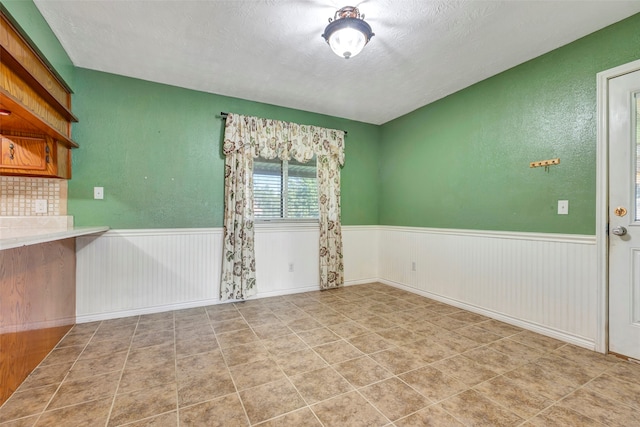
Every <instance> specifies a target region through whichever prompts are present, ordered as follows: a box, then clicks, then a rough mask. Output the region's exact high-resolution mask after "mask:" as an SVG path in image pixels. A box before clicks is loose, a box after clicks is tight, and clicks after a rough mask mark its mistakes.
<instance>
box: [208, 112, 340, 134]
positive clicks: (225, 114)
mask: <svg viewBox="0 0 640 427" xmlns="http://www.w3.org/2000/svg"><path fill="white" fill-rule="evenodd" d="M228 115H229V113H225V112H224V111H222V112H220V117H222V119H226V118H227V116H228ZM342 132H344V136H347V131H346V130H343V131H342Z"/></svg>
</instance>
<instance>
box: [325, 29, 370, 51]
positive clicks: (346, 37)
mask: <svg viewBox="0 0 640 427" xmlns="http://www.w3.org/2000/svg"><path fill="white" fill-rule="evenodd" d="M365 44H367V39H366V38H365V36H364V34H362V32H360V31H359V30H356V29H355V28H350V27H347V28H343V29H341V30H338V31H336V32H334V33H333V34H331V36H330V37H329V46H331V50H333V51H334V52H335V53H336V55H338V56H342V57H344V58H347V59H348V58H352V57H354V56H356V55H357V54H359V53H360V52H362V49H364V45H365Z"/></svg>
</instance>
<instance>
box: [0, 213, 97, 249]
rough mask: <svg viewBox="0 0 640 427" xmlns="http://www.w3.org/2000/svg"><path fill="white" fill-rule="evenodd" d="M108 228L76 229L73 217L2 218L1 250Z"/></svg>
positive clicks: (93, 232) (0, 221)
mask: <svg viewBox="0 0 640 427" xmlns="http://www.w3.org/2000/svg"><path fill="white" fill-rule="evenodd" d="M107 230H109V227H107V226H96V227H74V226H73V218H71V217H36V218H29V217H2V218H0V250H5V249H13V248H19V247H21V246H27V245H37V244H39V243H46V242H52V241H55V240H63V239H69V238H72V237H78V236H85V235H87V234H96V233H103V232H105V231H107Z"/></svg>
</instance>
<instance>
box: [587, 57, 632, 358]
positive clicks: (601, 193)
mask: <svg viewBox="0 0 640 427" xmlns="http://www.w3.org/2000/svg"><path fill="white" fill-rule="evenodd" d="M638 70H640V60H637V61H633V62H629V63H627V64H623V65H620V66H618V67H614V68H611V69H609V70H605V71H602V72H600V73H598V74H597V75H596V80H597V139H596V256H597V258H598V259H597V269H596V271H597V278H596V280H597V296H596V321H597V328H596V337H595V350H596V351H597V352H600V353H606V352H607V351H608V350H609V235H608V233H607V226H608V223H609V216H608V213H609V207H608V205H609V80H610V79H613V78H615V77H619V76H622V75H624V74H629V73H632V72H634V71H638Z"/></svg>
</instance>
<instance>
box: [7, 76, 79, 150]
mask: <svg viewBox="0 0 640 427" xmlns="http://www.w3.org/2000/svg"><path fill="white" fill-rule="evenodd" d="M0 108H3V109H5V110H9V111H11V115H9V116H0V133H1V132H8V131H10V132H12V133H15V132H28V133H32V134H33V133H43V134H45V135H48V136H50V137H51V138H53V139H56V140H58V141H59V142H60V143H61V144H62V145H64V146H65V147H67V148H78V144H77V143H76V142H75V141H74V140H72V139H71V138H69V137H68V136H67V135H65V134H63V133H62V132H60V131H59V130H57V129H55V128H54V127H52V126H51V125H49V123H47V122H45V121H44V120H43V119H41V118H40V117H38V116H36V115H35V114H33V112H31V111H30V110H29V109H27V108H26V107H25V106H24V105H22V103H21V102H20V101H18V100H17V99H15V97H14V96H12V95H11V94H10V93H9V92H7V91H6V90H4V89H3V88H1V87H0Z"/></svg>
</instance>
